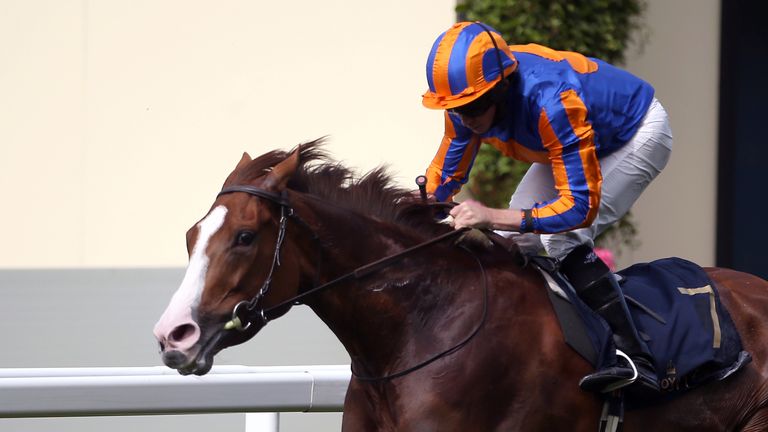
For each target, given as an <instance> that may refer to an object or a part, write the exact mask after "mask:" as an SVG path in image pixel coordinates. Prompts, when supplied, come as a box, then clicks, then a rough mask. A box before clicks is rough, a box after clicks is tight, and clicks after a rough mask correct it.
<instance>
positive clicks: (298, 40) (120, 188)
mask: <svg viewBox="0 0 768 432" xmlns="http://www.w3.org/2000/svg"><path fill="white" fill-rule="evenodd" d="M537 3H540V4H549V3H553V2H551V1H544V0H541V1H539V2H536V1H518V2H514V1H510V4H517V5H518V6H517V7H524V6H525V5H526V4H528V5H529V6H530V4H537ZM608 3H610V2H608ZM641 3H643V4H644V8H643V11H642V13H641V14H640V15H639V28H638V30H637V34H636V35H634V36H636V37H633V38H632V40H631V42H630V44H629V47H628V48H627V49H626V50H625V52H624V63H623V64H622V67H624V68H626V69H628V70H630V71H631V72H633V73H635V74H636V75H639V76H640V77H642V78H644V79H645V80H647V81H649V82H650V83H651V84H652V85H653V86H654V87H655V88H656V95H657V97H658V98H659V100H660V101H661V102H662V103H663V104H664V106H665V108H666V109H667V111H668V112H669V115H670V119H671V124H672V129H673V133H674V138H675V140H674V148H673V154H672V159H671V161H670V163H669V165H668V166H667V167H666V169H665V171H664V172H663V173H662V174H661V175H660V177H659V178H658V179H657V180H656V181H654V183H653V184H651V186H650V187H649V189H648V190H647V192H646V193H645V194H644V195H643V196H642V197H641V198H640V200H639V201H638V203H637V204H636V205H635V207H634V208H633V210H632V214H633V225H634V227H635V229H636V233H635V235H634V237H635V240H636V242H635V245H634V247H632V248H627V247H625V248H622V249H621V250H620V251H617V257H616V259H617V265H618V267H625V266H627V265H629V264H632V263H635V262H641V261H649V260H653V259H657V258H662V257H667V256H679V257H683V258H686V259H689V260H691V261H694V262H697V263H699V264H701V265H704V266H713V265H720V266H728V267H733V268H737V269H740V270H744V271H750V272H752V273H756V274H759V275H761V276H763V277H767V276H768V275H767V274H766V272H768V268H766V267H767V265H766V263H767V262H768V259H767V258H768V253H766V252H765V251H764V250H763V247H762V245H763V244H766V242H767V241H768V238H766V237H767V236H766V234H765V230H764V229H762V227H761V225H760V222H761V221H762V219H763V215H764V214H766V212H768V201H766V200H764V199H762V196H761V194H760V193H761V192H762V184H763V181H762V179H761V177H760V175H762V174H763V172H764V171H765V169H764V168H763V164H764V163H765V162H764V161H765V160H767V159H768V145H766V140H765V138H764V137H763V134H761V133H760V132H761V131H760V129H759V126H760V124H761V122H764V121H765V120H764V119H763V117H764V115H765V108H763V107H762V106H761V103H762V102H763V101H764V100H766V99H767V98H768V94H766V93H768V90H766V89H765V86H763V85H762V81H761V77H762V76H764V71H765V67H763V66H765V63H766V61H767V60H766V59H767V58H768V55H766V54H768V53H766V49H767V48H766V46H768V45H767V44H766V43H765V42H767V41H768V37H766V30H765V29H764V28H763V27H762V24H761V23H760V22H759V17H761V16H765V12H768V11H766V10H765V9H766V6H765V5H763V4H762V3H760V2H757V1H753V2H749V1H732V2H731V1H725V0H723V1H722V2H721V1H718V0H675V1H665V0H647V1H645V2H641ZM521 5H522V6H521ZM456 19H457V15H456V2H455V0H425V1H419V2H407V1H400V0H395V1H388V2H377V1H358V2H346V1H341V0H326V1H322V2H318V1H306V0H297V1H294V2H288V3H285V2H261V1H246V0H229V1H224V2H210V1H202V0H199V1H181V0H162V1H131V2H123V1H115V0H101V1H97V0H56V1H53V0H48V1H45V0H23V1H22V0H0V196H2V199H3V206H2V212H0V227H1V228H0V229H2V240H1V243H0V244H2V247H1V248H0V334H2V336H3V340H4V345H3V347H2V349H1V350H0V367H76V366H154V365H158V364H160V358H159V355H158V353H157V348H156V344H155V342H154V339H153V337H152V334H151V329H152V326H153V325H154V322H155V320H156V319H157V318H158V317H159V315H160V313H161V312H162V310H163V309H164V308H165V305H166V304H167V302H168V300H169V299H170V296H171V295H172V293H173V292H174V291H175V289H176V287H177V286H178V284H179V282H180V281H181V277H182V275H183V271H184V266H185V264H186V260H187V255H186V249H185V238H184V234H185V232H186V230H187V229H188V228H189V227H190V226H192V225H193V224H194V223H195V222H196V221H198V220H199V219H200V218H201V217H202V216H203V215H204V214H205V213H206V212H207V210H208V208H209V206H210V204H211V203H212V202H213V199H214V197H215V195H216V192H217V191H218V190H219V188H220V187H221V184H222V183H223V181H224V179H225V178H226V176H227V174H229V172H230V171H231V170H232V169H233V168H234V166H235V164H236V163H237V162H238V161H239V159H240V156H241V155H242V153H243V152H244V151H247V152H249V153H250V154H251V155H252V156H258V155H260V154H262V153H264V152H267V151H270V150H273V149H276V148H280V149H290V148H292V147H293V146H295V145H296V144H298V143H301V142H305V141H309V140H313V139H315V138H318V137H321V136H325V135H328V136H329V142H328V145H327V149H328V150H329V151H330V152H331V154H332V155H333V156H334V157H335V158H336V159H338V160H339V161H341V162H343V163H344V164H346V165H348V166H351V167H354V168H355V169H357V170H358V171H359V172H361V173H362V172H365V171H367V170H369V169H372V168H374V167H376V166H378V165H381V164H386V165H388V166H389V167H390V169H391V172H392V173H393V175H395V177H396V178H397V180H398V181H399V182H400V183H401V184H402V185H405V186H409V187H410V186H411V185H413V179H414V177H415V176H416V175H419V174H422V173H423V172H424V170H425V168H426V166H427V164H428V163H429V162H430V160H431V158H432V157H433V155H434V153H435V151H436V150H437V146H438V144H439V142H440V138H441V137H442V133H443V122H442V113H440V112H436V111H430V110H427V109H424V108H422V106H421V94H422V93H423V92H424V91H425V89H426V82H425V77H424V65H425V62H426V56H427V53H428V52H429V49H430V47H431V45H432V42H433V41H434V39H435V37H436V36H437V35H438V34H439V33H441V32H442V31H444V30H445V29H447V28H448V27H449V26H450V25H451V24H452V23H453V22H455V21H456ZM581 24H582V25H583V23H581ZM510 42H514V43H525V42H529V41H510ZM555 48H557V47H555ZM348 362H349V358H348V356H347V354H346V352H345V351H344V350H343V348H342V347H341V345H340V344H339V343H338V342H337V341H336V339H335V338H334V336H333V335H332V334H331V333H330V332H329V331H328V330H327V328H325V326H324V324H323V323H322V322H321V321H319V320H318V319H317V318H315V317H314V315H313V314H312V313H311V311H309V309H308V308H305V307H297V308H294V310H293V311H292V312H291V313H290V314H288V315H287V316H286V317H284V318H281V319H280V320H277V321H275V322H274V323H271V324H270V325H269V326H268V327H267V328H266V329H265V330H264V331H263V332H262V333H261V334H259V335H258V336H257V337H256V338H254V339H253V340H251V341H250V342H249V343H247V344H245V345H243V346H240V347H236V348H233V349H230V350H227V351H224V352H222V353H221V354H220V355H219V356H218V357H217V364H245V365H281V364H295V365H304V364H307V365H309V364H346V363H348ZM243 422H244V419H243V416H241V415H234V414H233V415H228V414H222V415H197V416H186V417H182V416H170V417H159V416H158V417H126V418H72V419H28V420H22V419H20V420H0V430H3V431H5V430H9V431H19V432H31V431H97V430H103V429H104V428H106V427H107V425H108V427H109V429H110V430H126V431H128V430H137V429H138V428H142V429H143V430H145V431H147V432H149V431H160V430H162V431H173V430H184V431H203V430H210V429H215V430H220V431H230V430H231V431H239V430H242V428H243ZM339 425H340V414H336V413H331V414H284V415H282V416H281V426H282V429H281V430H283V431H289V432H290V431H305V430H313V431H332V430H339V428H340V426H339Z"/></svg>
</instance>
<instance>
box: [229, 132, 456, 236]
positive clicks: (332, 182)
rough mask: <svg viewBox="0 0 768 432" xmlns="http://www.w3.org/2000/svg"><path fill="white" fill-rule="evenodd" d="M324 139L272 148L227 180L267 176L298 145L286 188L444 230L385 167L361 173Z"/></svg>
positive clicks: (421, 228)
mask: <svg viewBox="0 0 768 432" xmlns="http://www.w3.org/2000/svg"><path fill="white" fill-rule="evenodd" d="M323 141H324V139H323V138H320V139H317V140H314V141H311V142H308V143H305V144H301V145H300V146H298V147H297V148H294V149H293V150H292V151H290V152H286V151H282V150H273V151H271V152H269V153H265V154H263V155H261V156H259V157H257V158H256V159H254V160H252V161H251V162H249V163H248V164H247V165H245V166H244V167H242V168H240V169H236V170H235V171H234V172H233V173H232V174H231V175H230V176H229V178H228V179H227V181H226V183H225V184H249V183H252V182H254V181H255V180H256V179H258V178H259V177H262V176H264V175H266V174H267V173H268V172H269V171H270V170H271V169H272V168H273V167H274V166H275V165H277V164H278V163H280V162H282V161H284V160H285V159H286V158H287V157H288V156H289V155H290V154H291V153H292V152H293V151H294V150H297V149H298V150H299V151H300V154H299V167H298V169H297V170H296V173H295V174H294V175H293V177H292V178H291V179H290V180H289V182H288V188H289V189H292V190H295V191H298V192H302V193H306V194H309V195H313V196H315V197H317V198H320V199H322V200H324V201H326V202H328V203H332V204H333V205H335V206H338V207H341V208H344V209H347V210H351V211H354V212H357V213H360V214H364V215H368V216H371V217H374V218H376V219H379V220H382V221H388V222H392V223H395V224H397V225H400V226H404V227H408V228H413V229H415V230H414V231H417V232H420V233H422V235H430V234H436V233H442V232H446V231H447V230H448V229H450V228H449V227H447V226H446V225H445V224H440V223H438V222H437V221H435V220H434V218H433V216H432V214H433V213H432V209H431V208H430V207H429V206H427V205H425V204H424V203H422V202H421V200H420V198H418V197H417V194H415V193H414V191H411V190H407V189H405V188H402V187H399V186H397V185H396V184H395V182H394V181H393V179H392V176H391V175H390V174H389V173H388V172H387V167H386V166H380V167H378V168H375V169H373V170H371V171H369V172H367V173H366V174H364V175H362V176H359V177H357V176H355V174H354V173H353V171H352V170H351V169H350V168H348V167H346V166H344V165H343V164H341V163H339V162H336V161H334V160H332V159H331V158H330V156H329V155H328V153H326V151H325V150H324V149H323Z"/></svg>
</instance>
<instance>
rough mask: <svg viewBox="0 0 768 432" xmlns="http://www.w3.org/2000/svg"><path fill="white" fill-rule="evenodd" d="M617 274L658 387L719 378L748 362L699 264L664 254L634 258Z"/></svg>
mask: <svg viewBox="0 0 768 432" xmlns="http://www.w3.org/2000/svg"><path fill="white" fill-rule="evenodd" d="M619 275H620V276H621V278H622V279H621V281H620V286H621V288H622V290H623V291H624V295H625V297H627V299H628V300H629V303H628V304H629V305H630V312H631V313H632V316H633V318H634V320H635V325H636V326H637V328H638V330H639V331H640V333H641V337H643V339H645V341H646V343H647V345H648V348H649V349H650V350H651V353H652V354H653V357H654V362H655V366H656V371H657V373H658V375H659V382H660V384H661V388H662V391H665V392H675V391H678V390H684V389H686V388H692V387H696V386H699V385H701V384H703V383H705V382H707V381H709V380H712V379H717V380H719V379H724V378H725V377H727V376H729V375H730V374H732V373H733V372H735V371H736V370H738V369H739V368H741V366H743V365H745V364H747V363H748V362H749V360H750V357H749V354H748V353H746V352H745V351H744V350H743V349H742V344H741V338H740V337H739V334H738V332H737V330H736V327H735V326H734V324H733V320H732V319H731V316H730V315H729V314H728V311H727V310H726V309H725V307H724V306H723V304H722V303H720V296H719V295H718V293H717V289H716V287H715V285H714V283H713V282H712V280H710V278H709V276H707V274H706V273H705V272H704V270H703V269H702V268H701V267H699V266H698V265H696V264H694V263H692V262H690V261H686V260H684V259H681V258H666V259H661V260H658V261H653V262H651V263H644V264H635V265H633V266H631V267H629V268H627V269H625V270H623V271H621V272H619Z"/></svg>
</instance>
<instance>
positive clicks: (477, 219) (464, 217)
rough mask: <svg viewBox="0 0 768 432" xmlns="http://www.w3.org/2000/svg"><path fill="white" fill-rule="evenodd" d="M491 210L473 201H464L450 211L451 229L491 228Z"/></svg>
mask: <svg viewBox="0 0 768 432" xmlns="http://www.w3.org/2000/svg"><path fill="white" fill-rule="evenodd" d="M491 213H492V210H491V209H490V208H488V207H486V206H484V205H482V204H480V203H479V202H477V201H475V200H466V201H464V202H462V203H461V204H459V205H457V206H456V207H454V208H453V209H451V213H450V214H451V216H453V227H454V228H456V229H461V228H481V229H482V228H490V227H491V226H492V220H491V216H492V214H491Z"/></svg>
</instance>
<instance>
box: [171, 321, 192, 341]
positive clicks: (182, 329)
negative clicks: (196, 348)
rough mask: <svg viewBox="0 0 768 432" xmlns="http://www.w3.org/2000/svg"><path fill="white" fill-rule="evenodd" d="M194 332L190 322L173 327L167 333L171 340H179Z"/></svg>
mask: <svg viewBox="0 0 768 432" xmlns="http://www.w3.org/2000/svg"><path fill="white" fill-rule="evenodd" d="M194 333H195V326H193V325H192V324H184V325H180V326H178V327H176V328H175V329H173V331H172V332H171V334H170V335H169V340H171V341H172V342H181V341H183V340H184V339H186V338H188V337H190V336H192V334H194Z"/></svg>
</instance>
